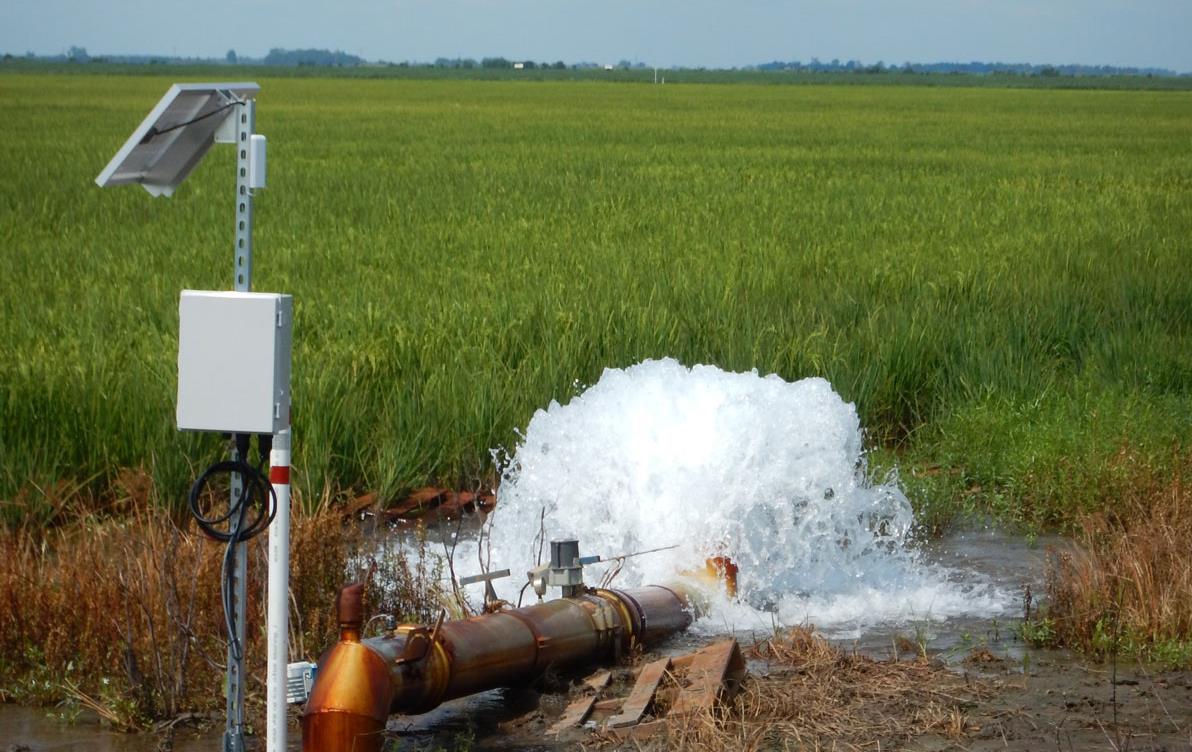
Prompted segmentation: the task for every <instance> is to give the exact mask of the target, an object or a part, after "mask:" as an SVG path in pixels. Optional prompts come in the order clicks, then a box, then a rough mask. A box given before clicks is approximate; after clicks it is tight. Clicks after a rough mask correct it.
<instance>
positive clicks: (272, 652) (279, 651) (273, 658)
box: [265, 428, 290, 752]
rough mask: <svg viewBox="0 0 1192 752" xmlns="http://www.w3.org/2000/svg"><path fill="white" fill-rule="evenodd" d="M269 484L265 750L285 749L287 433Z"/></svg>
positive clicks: (280, 439)
mask: <svg viewBox="0 0 1192 752" xmlns="http://www.w3.org/2000/svg"><path fill="white" fill-rule="evenodd" d="M269 481H270V483H272V484H273V490H274V492H275V493H276V494H277V515H276V516H275V517H274V518H273V524H272V525H270V526H269V586H268V587H269V589H268V595H267V597H268V599H269V603H268V611H267V613H266V617H265V618H266V630H267V633H268V639H269V653H268V664H267V666H266V669H265V670H266V674H265V676H266V680H265V750H266V752H285V749H286V664H287V663H288V662H289V659H290V655H289V634H290V602H289V598H290V429H288V428H287V429H284V430H282V431H279V432H277V434H275V435H274V437H273V451H272V452H270V453H269Z"/></svg>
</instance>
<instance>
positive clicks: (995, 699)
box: [0, 641, 1192, 752]
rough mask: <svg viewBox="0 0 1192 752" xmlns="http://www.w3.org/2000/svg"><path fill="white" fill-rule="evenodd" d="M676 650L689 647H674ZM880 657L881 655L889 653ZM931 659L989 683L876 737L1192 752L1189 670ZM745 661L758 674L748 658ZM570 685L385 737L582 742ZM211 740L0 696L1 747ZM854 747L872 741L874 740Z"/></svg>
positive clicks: (496, 698) (294, 731)
mask: <svg viewBox="0 0 1192 752" xmlns="http://www.w3.org/2000/svg"><path fill="white" fill-rule="evenodd" d="M1011 642H1012V641H1011ZM676 647H677V646H676ZM685 649H687V646H686V645H684V646H682V648H681V649H680V651H681V650H685ZM892 649H893V648H892ZM880 657H882V658H884V659H889V656H888V655H887V656H880ZM903 658H904V660H913V659H914V656H913V655H911V654H905V655H904V656H903ZM932 659H933V660H937V661H939V660H946V661H947V662H948V665H949V669H950V670H951V671H953V672H956V673H959V674H962V675H964V676H967V677H971V679H972V680H973V681H975V682H984V683H986V684H987V685H988V687H989V688H990V690H991V691H990V692H989V693H988V694H987V696H985V697H984V699H982V700H980V701H978V702H976V703H974V704H972V705H971V706H969V705H965V706H964V709H963V718H962V728H963V730H962V731H961V732H959V733H955V731H951V732H950V733H949V734H945V733H929V734H925V735H920V736H917V737H914V738H910V739H904V740H890V739H884V740H882V743H881V746H880V749H883V750H887V749H902V750H907V752H941V751H943V750H957V751H962V750H968V751H970V752H992V750H1022V751H1024V752H1026V751H1028V750H1029V751H1034V750H1057V751H1058V752H1075V751H1079V750H1111V751H1114V752H1125V751H1126V750H1131V751H1133V752H1160V751H1163V752H1176V751H1177V750H1179V751H1186V752H1192V672H1189V671H1174V672H1172V671H1169V672H1152V671H1150V670H1148V669H1147V668H1145V667H1143V666H1139V665H1137V664H1135V663H1133V662H1127V661H1122V662H1121V663H1119V665H1118V666H1117V667H1116V670H1115V668H1114V666H1113V665H1111V664H1102V663H1094V662H1089V661H1087V660H1084V659H1082V658H1080V657H1075V656H1072V655H1070V654H1068V653H1066V652H1063V651H1036V650H1023V649H1022V648H1021V646H1018V647H1017V648H1016V649H1014V650H1006V649H1005V648H1003V647H999V646H996V645H995V646H992V647H990V646H985V645H982V646H976V647H973V648H971V649H970V650H968V651H965V652H963V653H962V652H958V651H953V652H951V653H940V654H937V655H934V656H932ZM751 670H752V671H754V672H757V673H759V674H760V673H761V672H762V671H764V669H763V668H762V667H760V666H758V665H756V664H753V665H751ZM619 678H620V679H621V681H622V682H623V686H624V682H626V681H627V680H628V671H627V670H623V675H622V676H620V677H619ZM572 686H573V685H572V683H571V682H569V681H567V680H566V679H564V678H561V677H560V678H556V679H554V680H553V681H548V682H546V684H545V685H544V686H542V687H540V688H538V689H508V690H496V691H493V692H485V693H483V694H480V695H476V696H473V697H470V698H463V699H460V700H456V701H453V702H449V703H445V704H444V705H443V706H441V707H440V708H438V709H436V710H435V711H433V712H431V713H427V714H425V715H421V716H414V717H394V718H393V719H391V721H390V724H389V735H390V738H391V739H393V740H394V742H396V743H397V744H398V745H399V746H398V747H397V748H398V749H414V750H419V749H424V750H438V749H442V750H451V749H485V750H553V751H558V750H569V749H579V748H580V743H581V739H583V740H584V741H590V740H589V739H588V736H587V734H584V733H582V732H581V733H580V734H576V735H572V737H571V739H570V740H568V741H559V740H556V739H551V738H548V737H547V735H546V729H547V727H549V726H550V725H551V724H552V723H553V722H554V721H555V720H556V719H557V718H558V717H559V716H560V715H562V712H563V709H564V707H566V704H567V702H568V700H569V689H570V688H571V687H572ZM571 691H574V690H571ZM295 721H296V715H295ZM576 737H579V738H576ZM252 746H253V747H255V748H261V745H259V744H254V745H252ZM289 746H290V748H291V749H295V750H296V749H299V747H300V730H299V729H298V727H297V724H296V723H294V724H293V725H292V727H291V743H290V745H289ZM218 748H219V729H218V728H215V729H207V730H204V731H198V732H196V731H195V730H193V729H189V728H179V729H176V730H175V732H174V733H173V735H172V738H171V739H170V740H169V741H166V740H165V738H164V735H162V734H131V735H129V734H119V733H115V732H112V731H109V730H106V729H104V728H103V727H102V726H101V725H100V724H99V722H98V720H97V719H96V718H94V717H88V716H87V715H85V714H84V715H80V716H78V717H77V718H76V719H75V720H74V721H73V722H67V721H64V720H62V719H61V718H60V717H56V716H55V715H54V713H53V712H52V711H47V710H46V709H38V708H26V707H20V706H14V705H0V752H43V751H46V752H48V751H50V750H54V751H59V750H61V751H63V752H65V751H66V750H95V751H97V752H108V751H114V750H128V751H129V752H158V750H166V749H172V750H174V751H175V752H198V750H205V751H209V750H212V749H218ZM794 748H797V747H794ZM860 748H862V749H867V748H868V749H874V750H876V749H879V747H878V745H877V742H876V740H875V742H874V743H873V744H872V745H863V746H861V747H860Z"/></svg>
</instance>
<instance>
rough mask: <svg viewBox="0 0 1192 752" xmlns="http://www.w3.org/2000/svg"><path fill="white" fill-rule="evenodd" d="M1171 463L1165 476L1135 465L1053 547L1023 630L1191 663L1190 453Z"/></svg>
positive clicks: (1083, 645)
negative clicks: (1105, 503) (1112, 496)
mask: <svg viewBox="0 0 1192 752" xmlns="http://www.w3.org/2000/svg"><path fill="white" fill-rule="evenodd" d="M1172 464H1173V465H1174V466H1175V468H1176V471H1175V473H1174V476H1173V477H1171V478H1170V479H1167V480H1163V479H1162V478H1161V477H1155V476H1154V475H1150V474H1147V473H1145V472H1142V471H1140V472H1139V473H1138V477H1136V478H1135V479H1134V482H1132V483H1131V484H1129V485H1127V486H1125V487H1124V491H1123V493H1122V495H1121V498H1120V500H1119V502H1118V503H1117V504H1116V505H1114V506H1113V507H1111V508H1108V509H1106V510H1104V511H1099V512H1095V513H1091V514H1087V515H1084V516H1083V518H1082V519H1081V521H1080V525H1079V528H1078V530H1077V533H1076V542H1075V546H1074V547H1073V548H1071V549H1070V550H1064V551H1059V552H1055V553H1053V554H1052V557H1051V560H1050V563H1049V568H1048V582H1047V601H1046V604H1045V606H1044V607H1043V608H1041V609H1039V610H1037V611H1035V612H1034V613H1028V614H1027V619H1026V622H1027V626H1026V629H1025V634H1026V635H1027V637H1028V638H1032V639H1033V641H1034V642H1036V643H1039V644H1062V645H1068V646H1071V647H1075V648H1079V649H1081V650H1084V651H1087V652H1090V653H1093V654H1097V655H1102V656H1110V655H1115V654H1118V653H1121V654H1128V655H1136V656H1138V657H1140V658H1143V659H1147V660H1153V661H1156V662H1158V663H1161V664H1166V665H1169V666H1184V667H1186V666H1192V549H1190V548H1189V545H1188V542H1189V540H1192V489H1190V488H1189V487H1188V486H1187V485H1186V484H1185V483H1184V482H1183V479H1184V475H1185V474H1186V473H1187V472H1188V471H1189V470H1190V469H1192V455H1186V456H1184V457H1182V458H1179V459H1177V461H1175V462H1173V463H1172Z"/></svg>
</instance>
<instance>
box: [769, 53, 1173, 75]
mask: <svg viewBox="0 0 1192 752" xmlns="http://www.w3.org/2000/svg"><path fill="white" fill-rule="evenodd" d="M753 68H754V69H755V70H762V71H811V72H816V73H968V74H975V75H991V74H995V73H1000V74H1011V75H1018V76H1178V75H1181V74H1179V73H1176V72H1175V71H1173V70H1168V69H1167V68H1132V67H1123V66H1117V65H1080V64H1067V65H1049V64H1034V63H985V62H981V61H977V60H974V61H972V62H967V63H960V62H942V63H910V62H906V63H902V64H901V65H887V64H886V63H885V62H884V61H882V60H879V61H877V62H876V63H863V62H861V61H860V60H846V61H844V62H841V61H840V60H839V59H834V60H831V61H828V62H824V61H822V60H820V59H819V58H815V57H813V58H811V60H810V61H808V62H806V63H804V62H801V61H799V60H792V61H789V62H783V61H781V60H775V61H773V62H769V63H762V64H761V65H757V66H753ZM1184 75H1186V74H1184Z"/></svg>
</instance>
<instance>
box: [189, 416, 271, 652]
mask: <svg viewBox="0 0 1192 752" xmlns="http://www.w3.org/2000/svg"><path fill="white" fill-rule="evenodd" d="M249 439H250V437H249V436H248V435H247V434H237V435H236V449H237V454H238V456H239V457H247V456H248V442H249ZM272 443H273V437H272V436H269V435H267V434H262V435H260V436H259V437H258V445H257V449H258V452H259V454H260V465H261V467H253V466H252V465H250V464H249V463H248V462H246V461H244V460H243V459H235V460H224V461H222V462H216V463H215V464H214V465H212V466H211V467H209V468H207V469H206V470H205V471H203V474H202V475H200V476H199V477H198V478H197V479H196V480H195V482H194V484H193V485H192V486H191V487H190V493H189V494H188V495H187V499H186V501H187V504H188V506H189V507H190V513H191V515H193V516H194V518H195V522H196V523H197V524H198V526H199V529H200V530H202V531H203V533H204V534H205V535H206V536H207V537H208V538H211V539H213V540H217V541H220V542H222V543H226V544H227V548H226V550H225V551H224V557H223V564H222V568H221V569H222V576H221V578H220V579H221V583H220V595H221V596H222V600H223V607H224V626H225V627H226V629H227V630H228V646H229V649H230V650H231V653H232V657H233V659H235V660H237V661H239V660H240V659H241V658H242V657H243V652H242V651H241V645H240V639H239V637H238V636H237V635H236V626H235V625H234V624H233V623H232V613H233V611H235V604H234V603H233V602H232V599H233V598H234V597H235V588H234V583H233V577H234V573H235V569H236V547H237V546H238V545H239V544H241V543H243V542H245V541H247V540H249V539H251V538H254V537H256V536H257V535H260V534H261V532H263V531H264V530H265V528H267V527H269V525H270V523H272V522H273V517H274V515H276V514H277V492H276V491H274V490H273V484H272V483H270V482H269V478H268V476H266V475H265V473H264V472H263V471H262V469H261V468H263V467H264V465H265V463H266V462H267V461H268V459H269V448H270V447H271V445H272ZM222 473H228V474H233V473H235V474H239V475H240V480H241V484H242V485H241V489H240V494H239V496H238V497H236V498H233V499H232V500H231V501H230V503H229V504H228V511H227V513H226V514H223V515H220V516H217V517H208V516H207V514H206V513H205V512H204V511H203V509H202V500H203V490H204V489H205V488H206V487H207V484H208V483H209V482H210V480H211V479H212V478H213V477H215V476H216V475H220V474H222ZM251 509H255V510H256V514H255V516H253V517H252V518H251V522H248V520H249V516H248V515H249V510H251ZM246 522H247V524H246ZM221 526H226V527H224V529H221Z"/></svg>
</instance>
